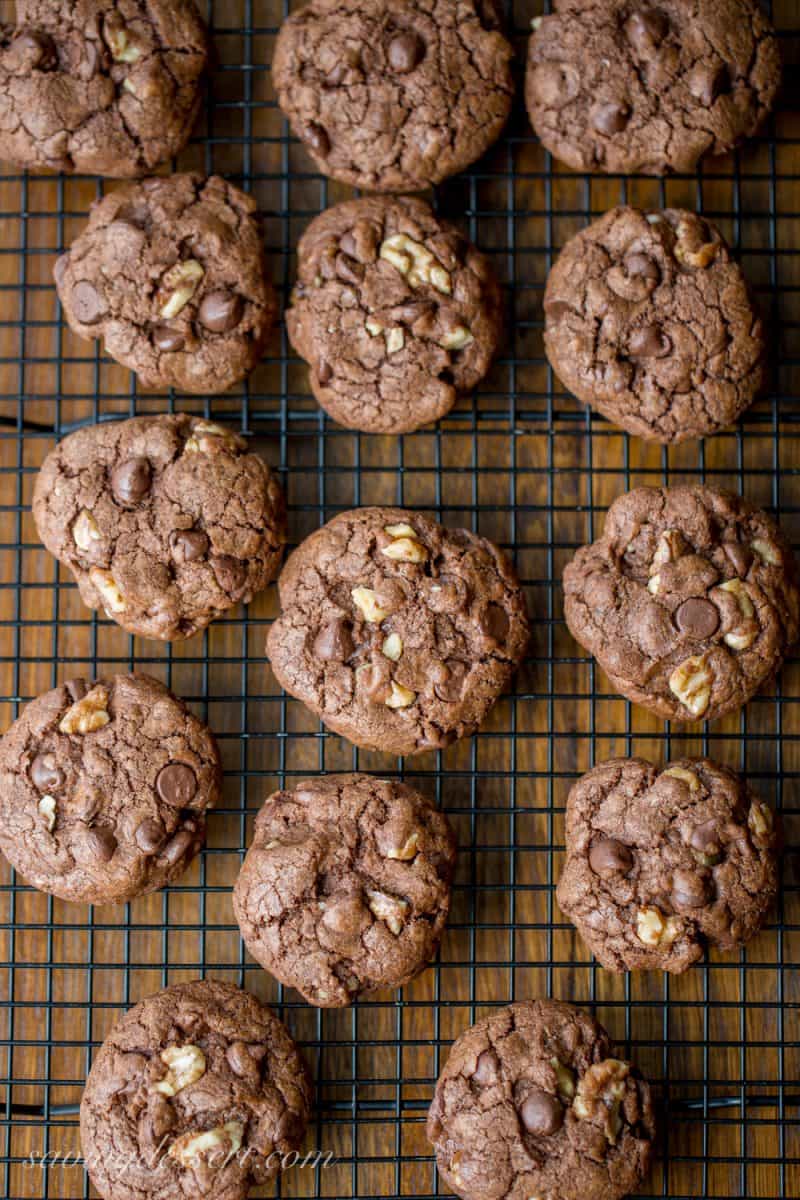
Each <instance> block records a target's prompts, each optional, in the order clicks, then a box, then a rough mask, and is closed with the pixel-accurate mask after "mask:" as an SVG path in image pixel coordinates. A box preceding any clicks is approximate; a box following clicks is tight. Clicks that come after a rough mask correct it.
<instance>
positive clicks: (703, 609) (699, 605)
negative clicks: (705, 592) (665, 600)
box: [675, 596, 719, 641]
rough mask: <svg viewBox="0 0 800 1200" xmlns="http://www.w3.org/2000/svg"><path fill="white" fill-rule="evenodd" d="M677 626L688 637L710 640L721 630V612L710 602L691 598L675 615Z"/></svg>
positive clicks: (685, 601)
mask: <svg viewBox="0 0 800 1200" xmlns="http://www.w3.org/2000/svg"><path fill="white" fill-rule="evenodd" d="M675 624H676V626H677V628H678V629H679V630H680V631H681V633H685V634H686V636H687V637H690V638H695V639H696V640H697V641H702V640H703V639H704V638H710V637H712V636H713V634H715V633H716V632H717V629H718V628H719V612H718V611H717V608H716V605H714V604H712V603H711V601H710V600H703V599H702V597H700V596H691V597H690V598H689V599H688V600H684V602H683V604H681V605H680V607H679V608H678V610H677V611H676V613H675Z"/></svg>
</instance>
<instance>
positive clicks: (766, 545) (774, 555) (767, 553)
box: [750, 538, 781, 567]
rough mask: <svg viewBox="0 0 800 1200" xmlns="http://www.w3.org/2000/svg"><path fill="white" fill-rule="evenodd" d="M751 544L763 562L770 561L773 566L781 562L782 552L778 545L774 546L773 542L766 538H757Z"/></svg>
mask: <svg viewBox="0 0 800 1200" xmlns="http://www.w3.org/2000/svg"><path fill="white" fill-rule="evenodd" d="M750 544H751V546H752V548H753V550H754V551H755V552H756V554H757V555H758V557H759V558H760V559H761V560H762V561H763V562H765V563H769V565H770V566H773V567H775V566H778V564H779V563H780V562H781V553H780V551H779V550H778V547H777V546H774V545H773V544H772V542H767V541H765V540H764V538H756V539H755V541H753V542H751V543H750Z"/></svg>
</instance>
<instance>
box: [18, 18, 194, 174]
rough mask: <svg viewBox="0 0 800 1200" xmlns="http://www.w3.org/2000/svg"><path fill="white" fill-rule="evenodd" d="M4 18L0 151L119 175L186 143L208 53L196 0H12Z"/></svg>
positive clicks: (63, 167) (31, 164)
mask: <svg viewBox="0 0 800 1200" xmlns="http://www.w3.org/2000/svg"><path fill="white" fill-rule="evenodd" d="M14 7H16V14H17V24H16V27H14V26H12V25H0V158H3V159H5V160H6V161H8V162H12V163H14V164H15V165H16V166H18V167H24V168H26V169H28V170H41V169H42V168H50V169H52V170H55V171H67V172H70V171H78V172H85V173H86V174H90V175H110V176H114V177H116V178H125V177H129V176H133V175H144V174H145V172H147V171H151V170H153V168H154V167H157V166H158V165H159V163H162V162H164V161H165V160H166V159H168V158H171V157H172V156H173V155H174V154H177V153H178V151H179V150H181V149H182V148H183V146H184V145H185V144H186V142H187V140H188V138H189V134H190V133H191V130H192V125H193V124H194V119H195V117H196V116H197V112H198V109H199V107H200V78H201V76H202V74H203V72H204V70H205V68H206V65H207V62H208V55H209V47H208V39H207V35H206V31H205V26H204V25H203V22H202V21H201V20H200V16H199V14H198V12H197V8H196V7H195V5H194V3H193V2H192V0H125V3H124V4H122V3H115V0H80V3H79V4H76V3H75V0H17V2H16V6H14V5H11V4H9V5H5V6H4V10H5V11H6V12H7V13H8V12H9V10H11V9H13V8H14Z"/></svg>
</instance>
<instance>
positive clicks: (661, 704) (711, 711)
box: [564, 484, 800, 721]
mask: <svg viewBox="0 0 800 1200" xmlns="http://www.w3.org/2000/svg"><path fill="white" fill-rule="evenodd" d="M799 609H800V595H798V585H797V567H796V564H795V561H794V558H793V555H792V551H791V548H790V546H789V544H788V542H787V541H786V539H785V538H784V537H783V534H782V533H781V531H780V530H779V529H778V527H777V525H776V524H775V522H774V521H773V520H772V519H771V518H770V517H768V516H767V515H766V513H763V512H761V511H760V510H759V509H757V508H754V507H753V506H752V505H751V504H748V502H747V501H746V500H743V499H742V497H741V496H736V495H733V494H731V493H729V492H717V491H713V490H712V489H711V488H707V487H703V486H701V485H699V484H697V485H692V486H686V487H673V488H636V489H635V490H634V491H632V492H627V493H626V494H625V495H622V496H620V497H619V498H618V499H617V500H615V501H614V503H613V504H612V505H611V508H610V509H609V510H608V514H607V516H606V525H605V530H604V532H603V536H602V537H601V538H598V540H597V541H596V542H593V543H592V544H591V545H589V546H583V547H582V548H581V549H580V550H579V551H578V552H577V554H576V555H575V557H574V558H573V560H572V562H570V563H568V565H567V567H566V568H565V570H564V615H565V616H566V619H567V625H568V626H569V629H570V632H571V633H572V636H573V637H574V638H575V640H576V641H578V642H580V644H581V645H582V646H583V647H585V649H587V650H588V651H589V652H590V653H591V654H593V655H594V656H595V658H596V659H597V661H598V662H599V664H600V666H601V667H602V668H603V670H604V671H605V673H606V675H608V677H609V679H610V681H611V683H612V685H613V686H614V687H615V688H616V689H617V690H618V691H619V692H621V693H622V695H623V696H626V697H627V698H628V699H629V700H633V701H635V702H636V703H637V704H642V705H644V707H645V708H649V709H650V710H651V711H652V712H654V713H657V714H658V716H660V717H664V718H666V719H667V720H670V721H696V720H699V719H701V718H702V719H704V720H707V721H713V720H715V719H716V718H717V717H721V716H723V715H724V714H725V713H728V712H732V711H734V710H735V709H738V708H741V706H742V705H743V704H745V703H746V702H747V701H748V700H749V699H750V697H751V696H752V695H753V694H754V693H755V692H757V691H758V689H759V688H760V687H761V685H762V683H764V682H765V681H766V680H768V679H769V678H771V676H772V675H774V673H775V672H776V671H777V670H778V668H779V667H780V665H781V663H782V662H783V659H784V657H785V655H786V653H787V651H788V650H789V648H790V647H791V645H792V644H793V643H794V642H795V640H796V639H797V635H798V611H799Z"/></svg>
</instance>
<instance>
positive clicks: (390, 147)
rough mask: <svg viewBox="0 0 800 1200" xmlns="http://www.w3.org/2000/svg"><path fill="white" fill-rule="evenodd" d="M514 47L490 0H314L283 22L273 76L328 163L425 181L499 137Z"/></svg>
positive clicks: (350, 175) (302, 132)
mask: <svg viewBox="0 0 800 1200" xmlns="http://www.w3.org/2000/svg"><path fill="white" fill-rule="evenodd" d="M511 57H512V49H511V46H510V44H509V43H508V41H506V39H505V37H503V35H502V33H501V32H500V30H499V28H498V20H497V12H496V11H495V9H494V6H493V5H492V4H484V3H481V0H459V2H458V3H456V2H455V0H396V2H394V3H392V4H388V3H386V0H312V2H311V3H310V4H307V5H306V6H305V8H301V9H300V10H299V11H298V12H295V13H293V14H292V15H291V16H290V17H289V18H288V19H287V20H286V21H284V23H283V25H282V26H281V30H280V33H279V35H278V39H277V42H276V44H275V55H274V58H273V61H272V77H273V80H274V81H275V88H276V90H277V93H278V103H279V104H280V106H281V108H282V109H283V111H284V113H285V115H286V117H287V118H288V120H289V122H290V124H291V126H292V129H293V131H294V133H295V134H296V135H297V137H299V138H300V140H301V141H302V143H303V145H304V147H305V149H306V150H307V151H308V153H309V154H310V156H311V158H312V159H313V160H314V163H315V164H316V166H317V168H318V169H319V170H320V171H322V173H323V174H325V175H329V176H331V178H333V179H338V180H340V181H341V182H342V183H349V184H352V185H353V187H363V188H366V189H367V190H368V191H375V192H418V191H422V190H424V189H425V188H428V187H431V186H432V185H434V184H437V183H441V182H442V180H443V179H446V178H447V177H448V176H449V175H454V174H455V173H456V172H458V171H462V170H463V169H464V168H465V167H467V166H469V164H470V163H472V162H474V161H475V160H476V159H477V158H480V156H481V155H482V154H483V153H484V152H485V151H486V150H488V149H489V147H490V146H491V145H492V144H493V143H494V142H495V141H496V140H497V138H498V137H499V136H500V132H501V130H502V128H503V126H504V125H505V123H506V119H507V118H508V115H509V112H510V111H511V100H512V96H513V90H514V85H513V80H512V76H511V68H510V63H511Z"/></svg>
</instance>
